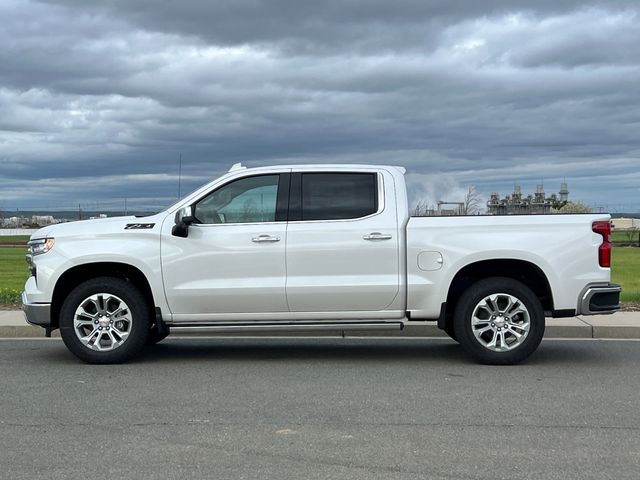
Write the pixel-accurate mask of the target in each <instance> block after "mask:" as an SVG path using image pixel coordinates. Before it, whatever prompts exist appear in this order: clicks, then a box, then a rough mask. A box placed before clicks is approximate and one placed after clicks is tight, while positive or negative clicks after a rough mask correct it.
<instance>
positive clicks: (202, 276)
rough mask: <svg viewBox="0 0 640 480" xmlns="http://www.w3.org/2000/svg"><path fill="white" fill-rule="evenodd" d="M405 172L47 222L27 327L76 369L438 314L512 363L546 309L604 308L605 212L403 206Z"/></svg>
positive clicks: (559, 313)
mask: <svg viewBox="0 0 640 480" xmlns="http://www.w3.org/2000/svg"><path fill="white" fill-rule="evenodd" d="M404 172H405V171H404V169H403V168H401V167H390V166H370V165H321V166H319V165H305V166H279V167H264V168H252V169H246V168H244V167H242V166H240V165H234V167H232V169H231V170H230V171H229V172H228V173H227V174H226V175H224V176H223V177H221V178H219V179H217V180H215V181H213V182H211V183H209V184H207V185H205V186H204V187H202V188H200V189H198V190H197V191H195V192H193V193H192V194H190V195H189V196H187V197H186V198H184V199H182V200H180V201H179V202H178V203H176V204H175V205H173V206H171V207H170V208H168V209H167V210H164V211H162V212H160V213H158V214H155V215H152V216H147V217H137V218H136V217H119V218H109V219H100V220H89V221H82V222H73V223H66V224H60V225H55V226H50V227H45V228H43V229H41V230H39V231H37V232H36V233H35V234H34V235H33V236H32V237H31V240H30V242H29V248H30V252H29V254H28V255H27V261H28V263H29V265H30V269H31V274H32V275H31V276H30V277H29V279H28V280H27V282H26V285H25V289H24V293H23V295H22V302H23V309H24V312H25V314H26V317H27V320H28V322H29V323H31V324H34V325H40V326H42V327H44V328H45V329H46V334H47V335H49V334H50V332H51V330H53V329H57V328H59V329H60V333H61V336H62V339H63V340H64V343H65V344H66V346H67V347H68V348H69V350H71V352H73V353H74V354H75V355H76V356H77V357H79V358H80V359H82V360H84V361H86V362H90V363H118V362H123V361H126V360H128V359H130V358H131V357H133V356H134V355H135V354H136V353H138V352H139V351H140V350H141V349H142V348H143V346H144V345H145V344H149V343H155V342H157V341H160V340H162V339H163V338H165V337H166V336H167V334H169V332H170V331H171V332H174V333H175V332H181V331H182V332H184V331H185V330H186V329H195V330H197V331H199V332H212V331H216V332H220V331H226V332H239V333H247V332H257V331H259V332H265V333H267V334H268V333H272V332H274V331H282V330H286V331H299V330H305V331H318V330H334V331H345V330H355V329H360V330H373V329H396V330H398V329H402V328H403V326H404V325H405V324H406V322H408V321H412V322H413V321H418V322H420V321H437V322H438V326H439V327H440V328H442V329H444V330H445V331H446V332H447V333H448V334H449V336H451V337H452V338H454V339H456V340H457V341H458V342H460V344H461V345H462V347H463V348H464V349H465V350H466V351H467V352H468V353H469V354H470V355H471V356H473V357H475V358H476V359H477V360H479V361H481V362H484V363H491V364H511V363H515V362H519V361H522V360H524V359H525V358H527V357H528V356H529V355H530V354H531V353H532V352H533V351H534V350H535V349H536V348H537V347H538V345H539V343H540V341H541V339H542V336H543V333H544V327H545V315H546V316H551V317H565V316H573V315H576V314H581V315H589V314H594V313H598V314H602V313H613V312H614V311H616V310H617V309H618V308H619V296H620V287H619V286H618V285H613V284H611V283H610V274H611V272H610V258H611V244H610V243H609V234H610V224H609V216H608V215H606V214H594V215H554V216H535V215H530V216H466V217H426V218H414V217H410V215H409V208H408V202H407V193H406V187H405V182H404Z"/></svg>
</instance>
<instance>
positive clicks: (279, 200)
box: [190, 172, 291, 227]
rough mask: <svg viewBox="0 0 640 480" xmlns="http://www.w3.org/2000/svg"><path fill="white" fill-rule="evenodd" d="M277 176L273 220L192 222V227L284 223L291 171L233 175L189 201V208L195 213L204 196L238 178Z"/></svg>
mask: <svg viewBox="0 0 640 480" xmlns="http://www.w3.org/2000/svg"><path fill="white" fill-rule="evenodd" d="M275 175H277V176H278V185H277V187H276V188H277V190H276V211H275V220H273V221H269V222H229V223H194V224H192V226H194V227H221V226H225V225H270V224H275V223H286V222H287V219H288V215H289V211H288V203H289V191H290V184H291V173H290V172H265V173H259V174H257V175H243V176H241V177H235V178H231V179H229V181H228V182H225V183H223V184H222V185H218V186H216V188H214V189H212V190H209V191H208V192H206V193H205V194H204V195H202V196H200V197H198V198H197V199H196V200H194V201H193V202H192V203H191V205H190V206H191V208H192V209H193V213H194V215H195V213H196V205H197V204H198V203H199V202H201V201H202V200H203V199H204V198H206V197H208V196H209V195H211V194H212V193H214V192H217V191H218V190H220V189H221V188H224V187H226V186H227V185H230V184H232V183H234V182H238V181H240V180H244V179H246V178H256V177H273V176H275Z"/></svg>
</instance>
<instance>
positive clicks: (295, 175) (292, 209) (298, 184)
mask: <svg viewBox="0 0 640 480" xmlns="http://www.w3.org/2000/svg"><path fill="white" fill-rule="evenodd" d="M314 173H322V174H337V175H339V174H359V173H360V174H361V173H367V174H370V175H371V174H373V175H375V176H376V184H377V196H378V197H377V199H376V200H377V203H378V209H377V210H376V211H375V212H373V213H370V214H368V215H365V216H362V217H354V218H335V219H327V220H302V175H304V174H314ZM385 206H386V205H385V195H384V176H383V175H382V173H381V172H378V171H357V170H354V171H350V170H338V171H336V170H326V171H325V170H309V171H307V170H304V171H298V172H292V173H291V187H290V195H289V223H327V222H357V221H360V220H365V219H368V218H371V217H375V216H376V215H380V214H381V213H382V212H384V209H385Z"/></svg>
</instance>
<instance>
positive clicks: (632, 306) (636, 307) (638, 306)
mask: <svg viewBox="0 0 640 480" xmlns="http://www.w3.org/2000/svg"><path fill="white" fill-rule="evenodd" d="M620 311H621V312H640V302H622V303H621V304H620Z"/></svg>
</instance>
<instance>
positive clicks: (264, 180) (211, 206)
mask: <svg viewBox="0 0 640 480" xmlns="http://www.w3.org/2000/svg"><path fill="white" fill-rule="evenodd" d="M278 178H279V176H278V175H261V176H258V177H247V178H241V179H240V180H236V181H234V182H231V183H228V184H226V185H224V186H223V187H220V188H219V189H217V190H215V191H214V192H211V193H210V194H209V195H207V196H206V197H204V198H203V199H202V200H200V201H199V202H198V203H197V204H196V206H195V216H196V218H197V219H198V220H199V221H200V222H201V223H254V222H273V221H275V217H276V196H277V193H278Z"/></svg>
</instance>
